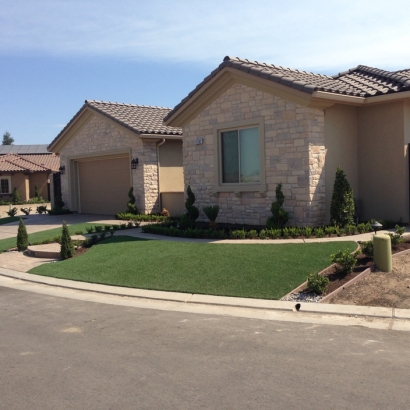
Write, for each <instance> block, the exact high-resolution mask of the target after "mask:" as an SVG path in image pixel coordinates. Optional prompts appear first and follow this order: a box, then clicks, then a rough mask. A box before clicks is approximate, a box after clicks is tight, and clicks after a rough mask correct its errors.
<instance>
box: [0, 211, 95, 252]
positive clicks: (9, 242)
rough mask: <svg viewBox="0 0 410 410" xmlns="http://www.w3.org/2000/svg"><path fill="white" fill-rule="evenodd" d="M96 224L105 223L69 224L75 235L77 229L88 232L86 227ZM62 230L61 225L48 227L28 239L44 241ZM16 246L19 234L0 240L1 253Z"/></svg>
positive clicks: (71, 231)
mask: <svg viewBox="0 0 410 410" xmlns="http://www.w3.org/2000/svg"><path fill="white" fill-rule="evenodd" d="M19 219H20V218H17V220H19ZM0 220H1V219H0ZM10 222H13V221H10ZM95 225H103V224H93V223H91V224H90V223H80V224H73V225H69V227H68V230H69V231H70V235H74V234H75V232H76V231H83V233H87V231H86V230H85V228H86V227H88V226H95ZM62 230H63V226H62V225H61V228H54V229H48V230H47V231H42V232H35V233H30V234H29V235H28V241H29V242H30V243H32V242H41V241H44V239H53V238H55V237H56V236H61V232H62ZM16 246H17V234H16V236H15V237H14V238H7V239H1V240H0V253H2V252H4V251H7V250H8V249H11V248H14V247H16Z"/></svg>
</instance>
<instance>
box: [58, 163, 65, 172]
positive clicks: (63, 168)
mask: <svg viewBox="0 0 410 410" xmlns="http://www.w3.org/2000/svg"><path fill="white" fill-rule="evenodd" d="M58 170H59V171H60V173H61V174H65V165H61V167H60V168H59V169H58Z"/></svg>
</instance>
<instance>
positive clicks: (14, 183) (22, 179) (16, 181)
mask: <svg viewBox="0 0 410 410" xmlns="http://www.w3.org/2000/svg"><path fill="white" fill-rule="evenodd" d="M14 188H17V190H18V191H19V194H20V199H21V200H22V201H27V200H28V199H30V189H29V175H26V174H23V173H15V174H14V175H12V176H11V192H13V191H14Z"/></svg>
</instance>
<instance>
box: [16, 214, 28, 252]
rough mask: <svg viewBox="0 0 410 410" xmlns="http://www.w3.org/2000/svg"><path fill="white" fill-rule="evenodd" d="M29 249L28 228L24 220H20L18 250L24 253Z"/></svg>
mask: <svg viewBox="0 0 410 410" xmlns="http://www.w3.org/2000/svg"><path fill="white" fill-rule="evenodd" d="M27 247H28V235H27V230H26V226H25V225H24V222H23V220H22V219H21V218H20V222H19V229H18V231H17V249H18V250H19V252H23V251H25V250H26V249H27Z"/></svg>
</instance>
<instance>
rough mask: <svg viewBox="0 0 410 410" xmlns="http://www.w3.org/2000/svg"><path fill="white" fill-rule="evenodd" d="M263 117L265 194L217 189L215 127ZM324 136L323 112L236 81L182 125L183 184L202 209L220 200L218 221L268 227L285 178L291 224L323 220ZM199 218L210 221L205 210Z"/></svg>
mask: <svg viewBox="0 0 410 410" xmlns="http://www.w3.org/2000/svg"><path fill="white" fill-rule="evenodd" d="M260 117H262V118H263V122H264V130H265V138H264V144H265V147H264V148H265V158H264V159H263V160H264V161H265V164H264V165H265V169H266V173H265V174H266V175H265V176H266V186H267V190H266V192H257V191H255V192H239V193H234V192H217V193H213V185H214V173H215V165H214V155H215V148H216V147H214V138H213V127H214V125H215V124H223V123H228V122H234V121H241V120H247V119H251V118H260ZM324 134H325V133H324V115H323V111H321V110H317V109H313V108H307V107H303V106H300V105H297V104H295V103H292V102H288V101H286V100H284V99H282V98H279V97H276V96H273V95H271V94H268V93H265V92H262V91H259V90H256V89H253V88H250V87H248V86H245V85H240V84H234V85H233V86H231V87H230V88H229V89H228V90H227V91H226V92H224V93H223V94H222V95H220V96H219V97H218V98H217V99H216V100H215V101H214V102H213V103H212V104H210V105H209V106H208V107H207V108H206V109H204V110H203V111H202V112H201V113H200V114H199V115H198V116H197V117H196V118H194V119H193V120H191V122H190V123H189V124H188V125H187V126H185V127H184V128H183V163H184V182H185V187H186V186H187V185H190V186H191V188H192V189H193V191H194V194H195V195H196V205H197V206H198V208H199V209H202V208H203V207H204V206H206V205H210V204H211V205H212V204H219V206H220V212H219V216H218V222H228V223H238V224H257V225H264V224H265V222H266V219H267V218H268V217H269V216H270V215H271V212H270V206H271V203H272V201H274V200H275V188H276V185H277V184H278V183H280V182H281V183H282V184H283V192H284V194H285V197H286V200H285V208H286V209H287V210H288V211H289V212H290V221H289V224H295V225H317V224H320V223H324V221H325V214H326V209H325V170H324V158H325V147H324V144H325V135H324ZM197 138H203V139H204V144H201V145H197V144H196V143H195V141H196V139H197ZM199 220H203V221H205V220H206V217H205V216H204V215H203V213H202V212H201V215H200V219H199Z"/></svg>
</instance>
